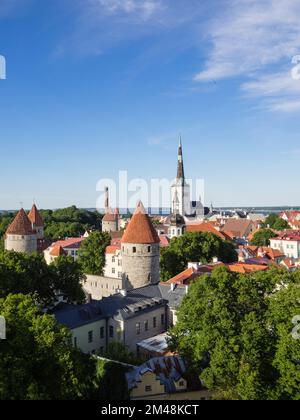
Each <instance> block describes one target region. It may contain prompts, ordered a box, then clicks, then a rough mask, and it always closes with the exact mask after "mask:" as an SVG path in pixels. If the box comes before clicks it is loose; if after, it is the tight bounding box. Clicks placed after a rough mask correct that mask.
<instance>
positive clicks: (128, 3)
mask: <svg viewBox="0 0 300 420" xmlns="http://www.w3.org/2000/svg"><path fill="white" fill-rule="evenodd" d="M94 3H96V4H97V3H98V4H99V5H100V6H102V7H103V8H104V9H105V10H106V11H107V12H108V13H112V14H115V13H120V12H121V13H122V12H124V13H127V14H131V13H134V14H137V15H138V16H140V17H141V18H142V19H148V18H150V17H151V16H152V15H153V14H154V13H155V12H157V11H158V10H160V9H161V7H162V4H161V2H160V1H159V0H94Z"/></svg>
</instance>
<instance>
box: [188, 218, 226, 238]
mask: <svg viewBox="0 0 300 420" xmlns="http://www.w3.org/2000/svg"><path fill="white" fill-rule="evenodd" d="M186 230H187V232H207V233H213V234H214V235H216V236H218V237H219V238H221V239H224V240H228V239H230V238H229V236H228V235H227V234H226V233H225V232H219V231H218V230H217V229H215V228H214V227H213V226H212V225H211V223H210V222H209V223H208V222H203V223H198V224H190V225H187V228H186Z"/></svg>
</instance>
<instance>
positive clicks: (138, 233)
mask: <svg viewBox="0 0 300 420" xmlns="http://www.w3.org/2000/svg"><path fill="white" fill-rule="evenodd" d="M122 243H129V244H159V243H160V239H159V237H158V234H157V232H156V230H155V228H154V226H153V224H152V223H151V221H150V218H149V216H148V214H147V213H146V210H145V208H144V206H143V204H142V202H139V204H138V206H137V208H136V211H135V213H134V215H133V217H132V219H131V220H130V222H129V224H128V226H127V228H126V230H125V233H124V235H123V238H122Z"/></svg>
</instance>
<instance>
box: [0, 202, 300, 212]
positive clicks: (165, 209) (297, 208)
mask: <svg viewBox="0 0 300 420" xmlns="http://www.w3.org/2000/svg"><path fill="white" fill-rule="evenodd" d="M73 206H75V207H76V208H78V209H79V210H87V211H98V212H99V214H104V213H105V209H104V208H102V209H100V211H99V210H97V209H96V207H81V206H77V205H76V204H71V205H69V206H66V207H55V208H42V207H38V206H37V207H38V210H41V211H47V210H50V211H56V210H61V209H65V208H70V207H73ZM205 207H206V208H209V206H205ZM20 208H21V207H20ZM20 208H18V209H0V213H9V212H17V211H19V210H20ZM23 208H24V210H25V211H29V210H30V209H31V207H30V208H29V207H28V208H25V207H23ZM150 208H152V209H154V210H160V209H161V210H162V211H163V212H165V211H168V208H166V207H163V208H159V207H147V208H146V209H150ZM213 208H214V210H224V211H225V210H242V211H243V210H248V211H259V210H279V211H280V210H282V211H284V210H300V205H298V206H214V207H213ZM125 210H126V209H125V208H120V212H121V213H122V212H124V213H125ZM128 210H129V211H130V212H132V211H134V210H135V209H134V208H128Z"/></svg>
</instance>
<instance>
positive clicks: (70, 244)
mask: <svg viewBox="0 0 300 420" xmlns="http://www.w3.org/2000/svg"><path fill="white" fill-rule="evenodd" d="M85 239H86V238H84V237H83V236H82V237H81V238H68V239H65V240H64V241H57V242H54V243H53V244H52V246H61V247H62V248H63V249H66V248H71V249H78V248H80V245H81V242H83V241H84V240H85Z"/></svg>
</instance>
